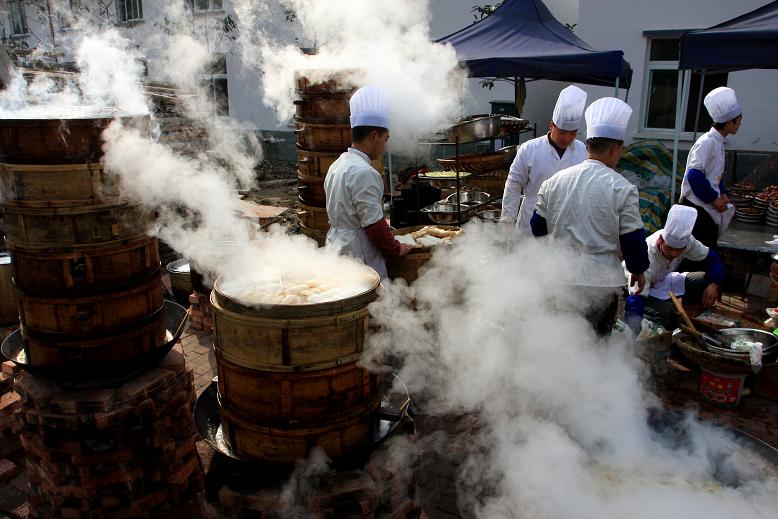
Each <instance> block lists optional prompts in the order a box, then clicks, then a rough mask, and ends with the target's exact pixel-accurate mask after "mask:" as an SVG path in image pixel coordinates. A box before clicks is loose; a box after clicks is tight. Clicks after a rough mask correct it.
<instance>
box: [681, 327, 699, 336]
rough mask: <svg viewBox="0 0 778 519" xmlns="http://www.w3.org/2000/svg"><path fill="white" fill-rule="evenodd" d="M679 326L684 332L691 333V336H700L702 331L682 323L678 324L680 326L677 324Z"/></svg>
mask: <svg viewBox="0 0 778 519" xmlns="http://www.w3.org/2000/svg"><path fill="white" fill-rule="evenodd" d="M679 328H680V329H681V330H683V331H685V332H686V333H688V334H690V335H693V336H695V337H699V338H702V333H700V332H698V331H697V330H695V329H694V328H689V327H688V326H686V325H684V324H682V325H680V326H679Z"/></svg>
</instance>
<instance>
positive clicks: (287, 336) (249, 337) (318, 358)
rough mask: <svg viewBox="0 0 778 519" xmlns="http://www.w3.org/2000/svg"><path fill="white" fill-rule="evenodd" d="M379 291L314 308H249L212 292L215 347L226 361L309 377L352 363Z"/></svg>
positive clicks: (361, 346) (360, 349) (362, 342)
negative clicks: (369, 308) (307, 373)
mask: <svg viewBox="0 0 778 519" xmlns="http://www.w3.org/2000/svg"><path fill="white" fill-rule="evenodd" d="M378 284H379V283H378V275H377V274H376V280H375V285H374V286H373V287H372V288H371V289H370V290H368V291H366V292H365V293H363V294H359V295H357V296H354V297H351V298H348V299H344V300H339V301H332V302H328V303H319V304H314V305H298V306H284V305H261V306H247V305H244V304H242V303H241V302H240V301H237V300H235V299H233V298H231V297H229V296H227V295H225V294H223V293H221V291H220V290H219V286H220V281H219V280H217V281H216V283H215V284H214V290H213V291H212V292H211V306H212V308H213V313H214V346H215V347H217V348H219V350H220V353H221V355H222V356H223V358H225V359H226V360H228V361H230V362H232V363H233V364H236V365H238V366H242V367H245V368H251V369H255V370H264V371H305V370H311V369H314V370H316V369H328V368H331V367H333V366H338V365H340V364H344V363H348V362H353V361H356V360H357V359H359V358H360V357H361V355H362V352H363V350H364V347H365V345H366V343H365V336H366V333H367V324H368V319H369V312H368V311H367V305H368V304H369V303H371V302H372V301H374V300H375V299H376V298H377V294H376V290H377V288H378Z"/></svg>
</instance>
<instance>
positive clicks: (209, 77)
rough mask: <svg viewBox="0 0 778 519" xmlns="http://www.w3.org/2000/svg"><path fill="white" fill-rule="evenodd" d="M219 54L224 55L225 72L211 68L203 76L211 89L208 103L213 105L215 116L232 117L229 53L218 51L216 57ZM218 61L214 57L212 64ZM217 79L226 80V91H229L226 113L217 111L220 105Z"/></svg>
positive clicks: (203, 79) (204, 81)
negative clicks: (214, 70)
mask: <svg viewBox="0 0 778 519" xmlns="http://www.w3.org/2000/svg"><path fill="white" fill-rule="evenodd" d="M217 55H220V56H219V57H221V56H223V57H224V72H213V70H211V72H210V73H208V74H203V75H202V76H201V77H202V81H203V83H206V85H207V88H208V90H209V91H208V103H209V104H210V107H211V110H212V112H213V115H214V117H230V79H229V73H228V72H229V70H228V68H227V53H226V52H221V53H217V54H216V55H214V58H216V57H217ZM216 61H217V60H216V59H214V60H213V61H212V65H211V66H213V63H215V62H216ZM217 80H219V81H220V80H224V82H225V85H226V89H225V91H226V92H227V104H226V108H227V112H226V113H224V114H220V113H218V111H217V107H218V106H219V105H218V103H217V100H216V81H217Z"/></svg>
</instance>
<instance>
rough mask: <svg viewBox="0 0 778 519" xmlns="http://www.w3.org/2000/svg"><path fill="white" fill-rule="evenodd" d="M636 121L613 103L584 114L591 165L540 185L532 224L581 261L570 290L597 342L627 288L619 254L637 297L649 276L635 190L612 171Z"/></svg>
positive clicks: (577, 262) (619, 104)
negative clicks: (584, 301) (579, 297)
mask: <svg viewBox="0 0 778 519" xmlns="http://www.w3.org/2000/svg"><path fill="white" fill-rule="evenodd" d="M631 114H632V109H631V108H630V107H629V106H628V105H627V104H626V103H624V102H623V101H621V100H619V99H616V98H614V97H606V98H603V99H598V100H597V101H595V102H594V103H592V104H591V105H590V106H589V108H587V109H586V128H587V139H586V149H587V156H588V158H587V159H586V160H584V161H583V162H582V163H581V164H579V165H577V166H573V167H570V168H567V169H564V170H562V171H560V172H559V173H557V174H556V175H554V176H553V177H551V178H550V179H548V180H546V181H545V182H543V184H542V185H541V186H540V190H539V191H538V201H537V203H536V205H535V213H534V214H533V216H532V219H531V220H530V225H531V227H532V233H533V234H534V235H535V236H543V235H546V234H549V235H550V236H551V237H552V238H553V239H554V240H563V241H566V242H567V243H569V244H570V245H571V246H572V247H573V249H574V250H575V251H576V252H577V253H578V254H577V255H576V257H575V266H574V269H573V272H571V273H570V280H569V282H570V284H572V285H573V286H576V287H578V288H580V289H581V292H582V293H583V294H584V295H585V296H586V297H587V298H588V300H589V301H590V306H589V308H588V309H587V311H586V317H587V318H588V319H589V321H590V322H591V323H592V325H593V326H594V328H595V330H596V331H597V332H598V333H599V334H600V335H605V334H608V333H610V331H611V329H612V328H613V323H614V321H615V318H616V311H617V308H618V294H619V292H620V291H621V289H622V287H623V286H624V273H623V270H622V267H621V258H620V254H619V250H621V253H622V254H623V256H624V259H625V262H626V265H627V270H629V272H630V273H631V279H630V285H637V287H638V292H640V291H641V290H642V289H643V285H644V283H645V279H644V277H643V272H644V271H645V270H646V269H647V268H648V255H647V252H646V241H645V232H644V230H643V221H642V220H641V218H640V211H639V208H638V203H639V200H638V190H637V187H635V186H634V185H632V184H631V183H630V182H629V181H628V180H627V179H626V178H624V177H623V176H621V175H620V174H618V173H617V172H616V171H614V170H613V169H612V168H613V167H614V166H616V164H617V163H618V162H619V159H620V158H621V148H622V146H623V145H624V135H625V133H626V130H627V124H628V123H629V117H630V115H631Z"/></svg>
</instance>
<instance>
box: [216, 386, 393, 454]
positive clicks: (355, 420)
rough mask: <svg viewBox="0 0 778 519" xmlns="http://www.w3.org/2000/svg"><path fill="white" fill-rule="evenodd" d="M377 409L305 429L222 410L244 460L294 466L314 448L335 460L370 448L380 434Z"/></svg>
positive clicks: (229, 440)
mask: <svg viewBox="0 0 778 519" xmlns="http://www.w3.org/2000/svg"><path fill="white" fill-rule="evenodd" d="M379 403H380V402H379V401H378V400H376V403H375V405H374V406H373V408H372V409H371V408H366V409H363V410H361V411H360V412H359V413H356V414H354V415H353V416H349V417H346V418H341V419H339V420H326V419H325V420H321V422H320V423H318V424H316V425H314V424H306V426H305V427H273V426H268V425H263V424H261V423H257V422H256V421H255V420H254V419H247V418H246V417H244V416H241V415H239V414H237V413H235V412H233V411H232V410H230V409H229V408H228V407H225V406H224V405H222V406H221V407H220V415H221V424H222V430H223V432H224V437H225V439H226V441H227V443H228V444H229V445H230V448H231V449H232V450H233V452H235V454H236V455H238V456H239V457H240V458H242V459H248V460H253V461H259V462H262V463H266V464H274V465H291V464H293V463H294V462H296V461H298V460H301V459H305V458H306V457H308V454H309V452H310V450H311V449H312V448H313V447H321V448H322V449H324V451H325V452H326V453H327V456H328V457H329V458H331V459H338V458H343V457H345V456H347V455H349V454H353V453H355V452H358V451H363V450H366V449H368V448H369V447H370V445H371V444H372V441H373V437H374V435H375V431H376V423H377V420H376V419H375V417H374V413H375V410H376V409H377V408H378V404H379Z"/></svg>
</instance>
